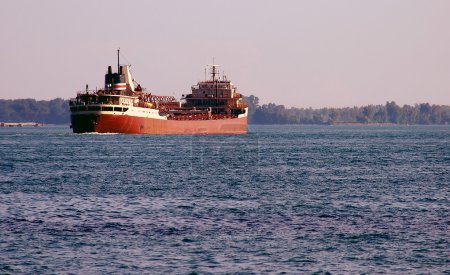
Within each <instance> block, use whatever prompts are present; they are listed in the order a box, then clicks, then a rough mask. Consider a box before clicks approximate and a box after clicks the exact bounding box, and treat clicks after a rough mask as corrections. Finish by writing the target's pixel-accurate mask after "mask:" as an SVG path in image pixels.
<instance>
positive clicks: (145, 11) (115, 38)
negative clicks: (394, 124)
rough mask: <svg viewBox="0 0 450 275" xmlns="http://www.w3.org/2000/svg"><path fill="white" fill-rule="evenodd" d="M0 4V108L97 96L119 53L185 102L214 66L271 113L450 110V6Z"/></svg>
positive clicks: (388, 1)
mask: <svg viewBox="0 0 450 275" xmlns="http://www.w3.org/2000/svg"><path fill="white" fill-rule="evenodd" d="M0 4H1V9H0V34H1V43H0V60H1V66H0V75H1V77H2V79H3V85H2V88H1V89H0V98H37V99H51V98H55V97H62V98H70V97H74V96H75V94H76V91H78V90H83V89H84V87H85V85H86V84H89V85H90V87H96V86H97V87H101V86H102V85H103V79H104V73H105V71H106V67H107V66H108V65H113V66H114V65H115V64H116V49H117V48H118V47H120V48H121V49H122V53H123V55H124V56H125V57H126V60H125V59H123V63H131V64H132V70H133V72H134V77H135V79H136V80H137V81H138V82H140V83H141V84H142V85H143V87H146V88H147V89H148V90H150V91H152V92H154V93H156V94H167V95H175V96H177V97H179V96H181V94H183V93H187V92H189V91H190V86H191V85H193V84H195V83H196V82H197V81H198V80H200V79H203V78H204V67H205V65H206V64H209V63H211V62H212V58H213V57H214V58H215V61H216V63H218V64H220V65H221V70H224V71H225V73H226V74H227V75H228V77H229V78H230V79H231V80H232V82H233V83H234V84H235V85H237V87H238V88H239V90H240V91H241V92H242V93H243V94H245V95H250V94H254V95H256V96H258V97H259V98H260V100H261V101H262V102H263V103H268V102H274V103H277V104H285V105H286V106H298V107H309V106H312V107H339V106H353V105H364V104H384V103H385V102H386V101H388V100H389V101H391V100H394V101H396V102H397V103H399V104H414V103H419V102H430V103H434V104H450V0H371V1H368V0H328V1H325V0H310V1H302V0H293V1H261V0H248V1H246V0H240V1H237V0H231V1H230V0H227V1H213V0H204V1H203V0H202V1H199V0H189V1H187V0H184V1H170V0H167V1H129V0H127V1H110V0H108V1H94V0H91V1H83V0H76V1H70V0H69V1H62V0H55V1H42V0H40V1H21V0H11V1H9V0H6V1H5V0H2V1H1V2H0Z"/></svg>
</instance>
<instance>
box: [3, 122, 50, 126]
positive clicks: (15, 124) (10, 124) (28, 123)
mask: <svg viewBox="0 0 450 275" xmlns="http://www.w3.org/2000/svg"><path fill="white" fill-rule="evenodd" d="M27 126H28V127H29V126H33V127H39V126H44V123H36V122H0V127H27Z"/></svg>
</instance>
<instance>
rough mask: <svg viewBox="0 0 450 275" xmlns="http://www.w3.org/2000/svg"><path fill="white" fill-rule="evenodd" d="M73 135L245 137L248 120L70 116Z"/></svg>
mask: <svg viewBox="0 0 450 275" xmlns="http://www.w3.org/2000/svg"><path fill="white" fill-rule="evenodd" d="M72 127H73V131H74V132H75V133H84V132H97V133H125V134H245V133H247V117H242V118H232V119H215V120H162V119H153V118H144V117H135V116H127V115H106V114H100V115H95V116H93V115H81V114H80V115H72Z"/></svg>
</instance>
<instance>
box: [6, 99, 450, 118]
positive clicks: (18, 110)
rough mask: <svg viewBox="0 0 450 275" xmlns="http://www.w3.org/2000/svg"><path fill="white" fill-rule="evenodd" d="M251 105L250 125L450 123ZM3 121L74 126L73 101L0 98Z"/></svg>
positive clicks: (422, 114)
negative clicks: (70, 124)
mask: <svg viewBox="0 0 450 275" xmlns="http://www.w3.org/2000/svg"><path fill="white" fill-rule="evenodd" d="M244 100H245V101H246V102H247V103H248V105H249V123H250V124H340V123H360V124H370V123H392V124H450V106H446V105H430V104H429V103H421V104H415V105H403V106H399V105H397V104H396V103H395V102H394V101H391V102H386V104H385V105H367V106H362V107H346V108H320V109H312V108H294V107H293V108H286V107H285V106H283V105H276V104H274V103H269V104H263V105H260V104H259V98H258V97H256V96H253V95H251V96H248V97H245V98H244ZM0 122H37V123H45V124H68V123H70V111H69V101H68V100H65V99H62V98H56V99H52V100H39V101H37V100H35V99H15V100H5V99H0Z"/></svg>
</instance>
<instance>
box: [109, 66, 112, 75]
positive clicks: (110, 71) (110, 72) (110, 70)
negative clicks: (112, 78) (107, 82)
mask: <svg viewBox="0 0 450 275" xmlns="http://www.w3.org/2000/svg"><path fill="white" fill-rule="evenodd" d="M108 74H112V69H111V66H108Z"/></svg>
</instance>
